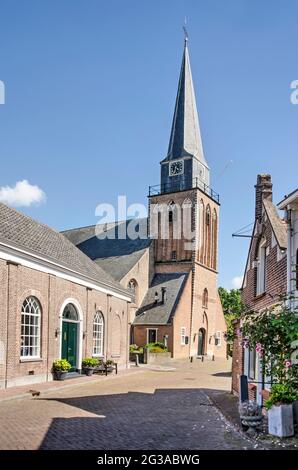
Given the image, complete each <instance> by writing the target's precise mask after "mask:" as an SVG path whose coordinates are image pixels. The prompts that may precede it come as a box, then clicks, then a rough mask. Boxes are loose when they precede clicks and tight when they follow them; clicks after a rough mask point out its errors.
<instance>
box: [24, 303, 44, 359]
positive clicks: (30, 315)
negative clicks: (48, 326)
mask: <svg viewBox="0 0 298 470" xmlns="http://www.w3.org/2000/svg"><path fill="white" fill-rule="evenodd" d="M40 320H41V308H40V304H39V302H38V300H37V299H36V298H35V297H27V298H26V299H25V300H24V302H23V305H22V313H21V358H22V357H26V358H30V357H40Z"/></svg>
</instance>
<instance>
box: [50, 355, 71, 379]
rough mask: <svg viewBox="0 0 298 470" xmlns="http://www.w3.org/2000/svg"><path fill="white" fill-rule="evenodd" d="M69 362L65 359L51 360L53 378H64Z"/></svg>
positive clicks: (69, 367) (69, 365)
mask: <svg viewBox="0 0 298 470" xmlns="http://www.w3.org/2000/svg"><path fill="white" fill-rule="evenodd" d="M69 369H71V364H70V363H69V362H68V361H67V360H66V359H57V360H56V361H54V362H53V375H54V380H65V377H66V375H67V372H68V371H69Z"/></svg>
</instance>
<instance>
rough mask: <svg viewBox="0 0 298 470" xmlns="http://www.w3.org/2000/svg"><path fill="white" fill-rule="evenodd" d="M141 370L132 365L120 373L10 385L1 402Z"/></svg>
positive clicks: (1, 391) (109, 378)
mask: <svg viewBox="0 0 298 470" xmlns="http://www.w3.org/2000/svg"><path fill="white" fill-rule="evenodd" d="M139 372H141V369H140V368H138V367H133V366H131V367H130V368H127V369H119V370H118V374H117V375H116V374H115V373H113V372H112V373H110V374H108V375H107V376H106V375H98V374H94V375H92V376H91V377H87V375H84V374H75V375H73V376H72V377H68V378H67V379H66V380H51V381H49V382H40V383H34V384H27V385H22V386H18V387H9V388H5V389H1V390H0V403H1V402H2V401H7V400H16V399H23V398H32V393H31V392H29V390H34V391H37V392H40V394H44V393H49V392H53V391H55V390H61V389H65V388H71V387H77V386H80V385H86V384H90V383H97V382H103V381H106V380H112V379H114V380H115V379H117V378H120V377H123V376H129V375H133V374H137V373H139Z"/></svg>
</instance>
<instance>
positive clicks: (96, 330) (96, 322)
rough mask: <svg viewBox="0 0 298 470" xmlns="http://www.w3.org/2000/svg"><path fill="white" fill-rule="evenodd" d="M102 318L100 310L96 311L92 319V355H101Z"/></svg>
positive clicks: (102, 337)
mask: <svg viewBox="0 0 298 470" xmlns="http://www.w3.org/2000/svg"><path fill="white" fill-rule="evenodd" d="M103 342H104V319H103V314H102V313H101V312H96V314H95V315H94V319H93V356H99V357H101V356H103Z"/></svg>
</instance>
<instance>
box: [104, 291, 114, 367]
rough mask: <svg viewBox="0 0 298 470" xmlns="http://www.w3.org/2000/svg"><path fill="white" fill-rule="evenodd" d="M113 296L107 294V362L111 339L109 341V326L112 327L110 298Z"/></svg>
mask: <svg viewBox="0 0 298 470" xmlns="http://www.w3.org/2000/svg"><path fill="white" fill-rule="evenodd" d="M111 297H112V296H111V294H107V322H106V323H107V324H106V330H107V331H106V354H105V356H106V361H107V360H108V351H109V350H110V339H109V326H110V298H111Z"/></svg>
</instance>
